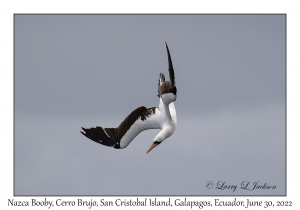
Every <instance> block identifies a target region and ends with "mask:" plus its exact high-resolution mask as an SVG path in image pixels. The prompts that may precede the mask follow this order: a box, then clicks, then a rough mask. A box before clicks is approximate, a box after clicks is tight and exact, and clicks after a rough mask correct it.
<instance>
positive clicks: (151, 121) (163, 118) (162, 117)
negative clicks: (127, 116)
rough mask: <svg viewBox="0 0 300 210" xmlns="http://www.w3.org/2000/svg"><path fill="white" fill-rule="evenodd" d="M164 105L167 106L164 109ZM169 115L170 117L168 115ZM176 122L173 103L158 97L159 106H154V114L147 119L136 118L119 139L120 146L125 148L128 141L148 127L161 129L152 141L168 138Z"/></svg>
mask: <svg viewBox="0 0 300 210" xmlns="http://www.w3.org/2000/svg"><path fill="white" fill-rule="evenodd" d="M165 106H166V107H168V108H167V109H165ZM169 116H170V117H169ZM176 124H177V119H176V110H175V105H174V103H173V102H172V103H170V104H169V105H165V104H164V103H163V101H162V99H160V103H159V108H155V114H153V115H151V116H149V117H148V118H147V120H144V121H143V120H141V119H140V118H139V119H138V120H136V121H135V122H134V123H133V125H132V126H131V127H130V129H129V130H128V131H127V132H126V133H125V135H124V136H123V137H122V138H121V140H120V148H126V147H127V146H128V145H129V144H130V142H131V141H132V140H133V139H134V138H135V137H136V136H137V135H138V134H139V133H141V132H142V131H144V130H149V129H161V131H160V132H159V133H158V134H157V135H156V137H155V138H154V140H153V141H154V142H155V141H157V142H160V141H161V140H163V139H166V138H169V137H170V136H171V135H172V134H173V133H174V131H175V129H176Z"/></svg>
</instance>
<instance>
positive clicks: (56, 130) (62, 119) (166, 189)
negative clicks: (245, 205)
mask: <svg viewBox="0 0 300 210" xmlns="http://www.w3.org/2000/svg"><path fill="white" fill-rule="evenodd" d="M285 24H286V16H284V15H15V16H14V35H15V39H14V91H15V92H14V93H15V95H14V103H15V112H14V113H15V131H14V132H15V135H14V138H15V140H14V141H15V144H14V146H15V150H14V151H15V152H14V155H15V159H14V160H15V170H14V172H15V180H14V181H15V185H14V188H15V191H14V192H15V195H284V194H285V190H286V185H285V184H286V177H285V175H286V174H285V173H286V171H285V167H286V165H285V161H286V159H285V155H286V154H285V151H286V148H285V137H286V136H285V132H286V130H285V87H286V84H285V82H286V78H285V74H286V69H285V67H286V60H285V58H286V57H285V56H286V52H285V49H286V37H285V35H286V31H285V30H286V25H285ZM165 41H166V42H167V43H168V46H169V49H170V53H171V56H172V60H173V66H174V70H175V76H176V85H177V91H178V92H177V101H176V102H175V106H176V111H177V121H178V122H177V123H178V124H177V129H176V131H175V133H174V134H173V135H172V136H171V137H170V138H168V139H167V140H166V141H164V142H163V143H162V144H160V145H159V146H158V147H156V148H155V149H153V150H152V151H151V152H150V153H149V154H147V155H146V151H147V149H148V148H149V146H150V145H151V143H152V140H153V138H154V137H155V136H156V134H157V133H158V132H159V130H151V131H145V132H143V133H141V134H140V135H138V136H137V137H136V138H135V140H134V141H132V143H131V144H130V145H129V146H128V147H127V148H126V149H123V150H116V149H113V148H110V147H105V146H103V145H100V144H96V143H95V142H92V141H90V140H89V139H87V138H86V137H84V136H83V135H82V134H81V133H80V130H81V127H94V126H103V127H116V126H118V125H119V124H120V123H121V122H122V120H123V119H124V118H125V117H126V116H127V115H128V114H129V113H130V112H131V111H132V110H133V109H135V108H137V107H138V106H141V105H144V106H146V107H152V106H157V105H158V102H159V98H158V97H157V83H158V76H159V73H160V72H161V73H164V74H165V75H166V76H167V78H168V62H167V52H166V48H165ZM209 181H211V182H213V183H214V187H213V189H207V188H206V185H207V183H208V182H209ZM243 181H247V182H250V184H249V186H250V185H251V186H252V185H253V183H254V182H259V185H264V184H265V183H266V185H270V186H276V189H260V190H258V189H256V190H253V191H249V190H243V189H240V188H239V187H240V186H241V183H242V182H243ZM218 183H219V184H220V183H225V184H224V186H225V185H227V186H229V185H230V186H231V185H237V186H238V189H236V190H235V191H234V192H232V191H231V190H228V189H227V190H226V189H225V190H220V189H216V188H215V187H216V186H217V185H218Z"/></svg>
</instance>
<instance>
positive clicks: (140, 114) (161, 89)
mask: <svg viewBox="0 0 300 210" xmlns="http://www.w3.org/2000/svg"><path fill="white" fill-rule="evenodd" d="M166 48H167V52H168V63H169V75H170V81H165V76H164V74H160V75H159V81H158V97H159V107H158V108H156V107H152V108H146V107H144V106H141V107H138V108H137V109H135V110H134V111H132V112H131V113H130V114H129V115H128V116H127V117H126V118H125V120H124V121H123V122H122V123H121V124H120V125H119V126H118V127H117V128H102V127H100V126H97V127H95V128H82V129H83V130H84V131H85V133H84V132H82V131H81V133H82V134H83V135H85V136H86V137H87V138H89V139H91V140H93V141H95V142H97V143H100V144H103V145H105V146H113V147H114V148H116V149H123V148H126V147H127V146H128V145H129V144H130V142H131V141H132V140H133V139H134V138H135V137H136V136H137V135H138V134H139V133H140V132H142V131H144V130H148V129H161V131H160V132H159V133H158V134H157V135H156V137H155V138H154V139H153V143H152V145H151V146H150V148H149V149H148V151H147V153H148V152H150V151H151V150H152V149H153V148H154V147H156V146H157V145H159V144H160V143H161V142H162V141H164V140H165V139H166V138H169V137H170V136H171V135H172V134H173V133H174V131H175V129H176V124H177V119H176V110H175V105H174V102H175V101H176V97H177V95H176V94H177V88H176V86H175V75H174V69H173V64H172V60H171V56H170V52H169V48H168V45H167V44H166Z"/></svg>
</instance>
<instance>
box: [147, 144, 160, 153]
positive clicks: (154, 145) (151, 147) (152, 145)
mask: <svg viewBox="0 0 300 210" xmlns="http://www.w3.org/2000/svg"><path fill="white" fill-rule="evenodd" d="M157 145H158V144H155V143H152V144H151V146H150V148H149V149H148V151H147V152H146V154H148V153H149V152H150V151H151V150H152V149H153V148H154V147H156V146H157Z"/></svg>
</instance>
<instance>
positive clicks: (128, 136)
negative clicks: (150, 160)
mask: <svg viewBox="0 0 300 210" xmlns="http://www.w3.org/2000/svg"><path fill="white" fill-rule="evenodd" d="M159 115H160V113H159V110H158V109H156V108H155V107H152V108H146V107H144V106H141V107H138V108H137V109H135V110H134V111H132V112H131V113H130V114H129V115H128V116H127V117H126V118H125V119H124V121H123V122H122V123H121V124H120V125H119V126H118V127H117V128H102V127H100V126H97V127H95V128H82V129H83V130H84V132H85V133H84V132H82V131H80V132H81V133H82V134H83V135H85V136H86V137H87V138H89V139H91V140H93V141H95V142H97V143H99V144H103V145H105V146H110V147H114V148H116V149H120V148H125V147H127V145H128V144H129V143H130V142H131V141H132V140H133V139H134V138H135V137H136V136H137V135H138V134H139V133H140V132H142V131H143V130H147V129H156V128H160V124H159V122H160V121H159V119H158V118H159Z"/></svg>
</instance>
